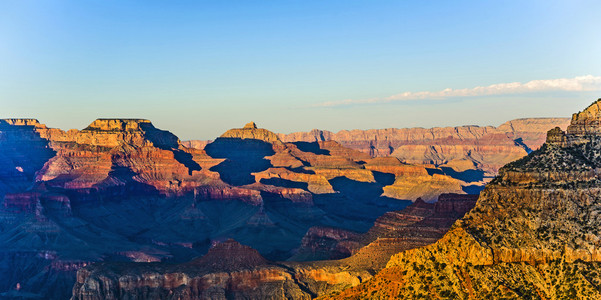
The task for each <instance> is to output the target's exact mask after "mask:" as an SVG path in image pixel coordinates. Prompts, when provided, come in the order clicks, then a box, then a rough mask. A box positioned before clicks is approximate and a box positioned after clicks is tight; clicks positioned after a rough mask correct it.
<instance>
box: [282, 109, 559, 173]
mask: <svg viewBox="0 0 601 300" xmlns="http://www.w3.org/2000/svg"><path fill="white" fill-rule="evenodd" d="M569 122H570V121H569V119H564V118H538V119H517V120H512V121H508V122H506V123H503V124H501V125H500V126H499V127H492V126H486V127H479V126H460V127H437V128H430V129H424V128H401V129H397V128H387V129H370V130H342V131H339V132H337V133H333V132H330V131H325V130H317V129H314V130H312V131H310V132H295V133H291V134H279V137H280V139H281V140H282V141H285V142H297V141H304V142H317V141H329V140H333V141H337V142H339V143H340V144H341V145H343V146H345V147H348V148H351V149H356V150H359V151H361V152H364V153H368V154H370V155H371V156H374V157H380V156H389V155H392V156H395V157H398V158H399V159H401V161H403V162H407V163H419V164H423V163H427V164H435V165H438V166H443V165H445V164H449V163H451V162H453V161H456V160H469V161H471V162H473V164H474V165H475V166H476V167H477V169H480V170H483V171H484V172H486V173H487V174H488V175H491V176H494V175H496V173H497V171H498V169H499V168H500V167H501V166H503V165H505V164H506V163H509V162H511V161H513V160H515V159H518V158H520V157H522V156H524V155H526V154H528V152H530V151H532V150H536V149H537V148H538V147H540V146H541V145H542V144H543V142H544V141H545V134H546V132H547V130H549V129H551V128H554V127H557V126H558V127H560V128H562V129H565V128H566V127H567V125H568V124H569Z"/></svg>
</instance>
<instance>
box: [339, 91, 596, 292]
mask: <svg viewBox="0 0 601 300" xmlns="http://www.w3.org/2000/svg"><path fill="white" fill-rule="evenodd" d="M600 101H601V100H600ZM600 101H597V102H595V103H593V104H592V105H591V106H589V107H588V108H586V109H585V110H584V111H582V112H580V113H577V114H574V116H573V117H572V122H571V124H570V126H569V127H568V128H567V132H563V131H562V130H561V129H553V130H550V131H549V134H548V137H547V141H546V143H545V144H544V145H543V146H542V147H541V148H540V149H539V150H537V151H534V152H532V153H531V154H530V155H528V156H527V157H525V158H522V159H520V160H518V161H515V162H512V163H510V164H508V165H506V166H505V167H503V168H501V170H500V173H499V176H498V177H497V178H495V179H494V180H493V181H492V182H491V184H489V185H488V186H487V187H486V189H485V190H484V191H483V192H482V193H481V195H480V197H479V198H478V201H477V204H476V206H475V207H474V209H472V210H471V211H470V212H469V213H467V214H466V215H465V216H464V217H463V218H462V219H461V220H460V221H458V222H457V223H455V224H454V225H453V227H452V229H451V230H450V231H449V232H448V233H447V234H445V236H444V237H443V238H442V239H440V240H439V241H438V242H436V243H434V244H432V245H430V246H426V247H423V248H419V249H413V250H409V251H405V252H401V253H398V254H396V255H394V256H393V257H392V258H391V259H390V261H389V262H388V264H387V267H386V268H385V269H383V270H382V271H381V272H380V273H379V274H378V275H376V276H375V277H374V278H373V279H372V280H370V281H368V282H366V283H365V284H362V285H360V286H358V287H356V288H353V289H350V290H347V291H344V292H343V293H342V294H340V295H337V296H333V295H332V297H335V298H361V297H386V298H388V297H400V298H418V297H432V298H464V299H465V298H469V299H480V298H493V299H498V298H522V299H523V298H534V299H598V298H599V297H601V289H600V288H599V287H600V285H599V284H600V283H601V276H600V275H599V273H598V271H597V270H598V268H599V267H600V266H601V263H600V262H601V255H600V254H601V250H600V249H599V248H600V246H601V243H600V240H601V235H600V234H601V233H600V232H598V230H597V229H598V228H599V226H600V225H601V224H600V223H599V222H600V221H599V218H598V217H597V214H598V213H599V211H600V210H601V202H600V201H599V199H600V192H601V181H600V180H599V177H598V175H597V172H596V170H597V168H599V167H600V166H601V164H600V163H599V162H600V161H599V153H600V152H601V148H599V145H600V142H601V135H600V134H599V133H600V132H601V131H600V123H599V121H598V120H599V118H600V117H601V113H600V111H599V103H600Z"/></svg>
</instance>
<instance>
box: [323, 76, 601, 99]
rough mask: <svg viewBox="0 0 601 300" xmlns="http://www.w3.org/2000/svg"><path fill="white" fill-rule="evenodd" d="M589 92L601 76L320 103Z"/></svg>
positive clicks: (598, 84)
mask: <svg viewBox="0 0 601 300" xmlns="http://www.w3.org/2000/svg"><path fill="white" fill-rule="evenodd" d="M552 91H568V92H587V91H601V76H593V75H586V76H578V77H574V78H558V79H543V80H532V81H528V82H526V83H521V82H510V83H497V84H492V85H489V86H478V87H474V88H467V89H451V88H447V89H444V90H442V91H424V92H404V93H400V94H395V95H392V96H388V97H384V98H371V99H363V100H354V99H347V100H341V101H330V102H323V103H320V104H318V106H329V107H333V106H345V105H352V104H370V103H387V102H394V101H409V100H444V99H449V98H457V97H482V96H493V95H516V94H528V93H536V92H552Z"/></svg>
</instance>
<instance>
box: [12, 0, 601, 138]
mask: <svg viewBox="0 0 601 300" xmlns="http://www.w3.org/2000/svg"><path fill="white" fill-rule="evenodd" d="M600 11H601V1H579V0H572V1H549V0H546V1H524V0H520V1H461V0H459V1H377V0H374V1H353V0H342V1H306V0H305V1H284V0H279V1H275V0H274V1H271V0H262V1H250V0H246V1H110V0H84V1H45V0H35V1H28V0H2V1H0V118H16V117H33V118H37V119H38V120H40V122H42V123H45V124H47V125H48V126H50V127H58V128H62V129H65V130H67V129H71V128H75V129H82V128H85V127H86V126H87V125H88V124H89V123H91V122H92V121H93V120H94V119H96V118H146V119H150V120H151V121H152V122H153V123H154V125H155V126H156V127H158V128H161V129H166V130H169V131H171V132H173V133H174V134H176V135H178V136H179V137H180V139H182V140H187V139H213V138H215V137H217V136H219V135H220V134H221V133H223V132H224V131H226V130H227V129H230V128H236V127H242V126H243V125H244V124H245V123H247V122H250V121H255V122H256V123H257V124H258V126H259V127H263V128H267V129H270V130H272V131H274V132H281V133H288V132H295V131H308V130H311V129H313V128H319V129H325V130H331V131H338V130H342V129H370V128H390V127H396V128H400V127H436V126H459V125H493V126H498V125H500V124H501V123H503V122H505V121H507V120H511V119H515V118H524V117H569V116H570V115H571V114H572V113H574V112H577V111H579V110H582V109H584V108H585V107H586V106H587V105H589V104H590V103H592V102H593V101H594V100H596V99H597V98H600V97H601V34H600V32H599V22H598V13H599V12H600Z"/></svg>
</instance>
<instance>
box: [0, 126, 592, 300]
mask: <svg viewBox="0 0 601 300" xmlns="http://www.w3.org/2000/svg"><path fill="white" fill-rule="evenodd" d="M511 126H512V128H517V127H519V126H518V125H516V124H512V125H511ZM520 130H522V131H523V129H520ZM515 131H516V132H520V131H519V130H518V129H515ZM557 134H558V135H557V136H558V140H560V141H563V140H564V139H563V138H561V137H559V136H560V133H557ZM565 141H566V143H567V141H572V139H569V138H567V137H566V138H565ZM0 150H1V151H0V201H1V202H0V274H8V275H7V278H3V279H5V280H2V281H0V297H4V296H7V295H9V294H10V295H11V297H24V296H27V297H29V296H36V297H42V298H44V297H46V298H52V297H54V298H65V297H67V295H68V294H70V291H69V288H66V287H67V286H68V285H69V284H70V283H72V282H73V281H74V280H75V272H76V270H77V269H79V268H81V267H83V266H87V265H89V264H91V263H94V262H101V261H124V262H170V263H173V265H174V268H175V266H177V265H179V264H181V263H182V262H185V261H189V260H191V259H192V258H194V257H198V256H201V255H204V254H206V253H207V251H208V250H209V248H210V246H211V245H212V244H214V243H216V242H218V241H225V240H227V239H229V238H234V239H236V240H238V241H239V242H240V243H242V244H244V245H248V246H251V247H252V248H254V249H256V251H258V253H260V254H261V256H262V257H264V258H265V261H262V260H261V259H255V260H252V261H255V262H259V261H260V262H261V263H260V264H258V265H245V266H244V268H247V269H246V270H242V271H240V272H238V271H232V272H229V271H228V272H229V273H228V274H227V275H224V274H225V273H223V274H221V275H218V276H217V275H215V274H216V273H215V272H216V271H214V270H216V269H219V268H218V266H215V268H213V269H211V268H209V267H206V265H204V266H205V267H203V268H205V269H206V270H209V269H210V270H209V271H206V272H208V273H203V274H201V275H199V276H201V277H202V276H217V277H210V278H212V279H210V280H209V281H208V282H214V281H211V280H223V281H220V282H222V283H224V284H225V286H222V288H220V289H217V290H216V293H217V294H216V295H223V294H222V292H224V291H228V292H230V291H238V290H237V289H233V290H232V289H230V287H231V285H230V284H234V283H235V282H246V283H248V277H245V276H254V275H253V274H255V273H254V272H255V271H257V272H259V270H260V272H259V273H256V274H259V275H257V276H259V277H258V278H263V279H260V280H259V281H258V282H257V283H256V285H255V284H250V285H249V286H246V287H243V286H239V288H240V292H239V293H238V292H234V293H238V294H236V295H245V293H247V292H248V288H251V289H254V287H260V288H262V286H263V283H265V282H271V283H273V282H277V284H276V286H277V288H275V289H274V288H268V289H266V290H263V291H262V292H261V293H263V294H261V293H259V294H252V293H251V294H252V295H259V296H261V295H267V293H268V292H272V291H278V293H282V294H283V295H287V294H286V291H288V290H290V291H292V290H294V291H299V292H298V293H296V292H294V293H292V294H290V295H295V296H294V297H297V296H298V295H303V296H302V297H314V296H317V295H322V294H324V293H327V292H330V291H334V290H341V289H342V288H344V287H346V286H348V285H349V284H351V285H356V284H359V283H360V282H362V281H364V280H365V279H367V278H369V277H371V276H372V275H373V274H374V273H375V272H376V271H377V270H379V269H380V268H382V267H384V265H385V264H386V262H387V261H388V257H389V256H390V255H392V254H394V253H397V252H399V251H401V250H405V249H408V248H412V247H417V246H422V245H425V244H426V243H430V242H433V240H434V239H436V238H437V236H440V235H442V234H443V233H444V231H446V228H448V226H450V224H448V222H449V221H448V220H451V219H454V218H457V217H458V214H455V213H450V214H449V216H450V217H449V218H450V219H448V220H447V221H444V220H442V219H436V218H438V217H436V216H438V214H437V213H436V209H435V207H440V208H441V209H442V210H443V211H446V212H451V211H456V210H457V211H461V208H460V207H461V205H463V204H452V205H450V204H448V203H447V204H446V205H447V206H444V205H443V204H444V203H445V201H440V204H436V205H430V204H427V203H423V202H421V201H419V202H417V203H415V205H414V206H416V207H415V208H413V206H412V208H411V209H410V211H414V212H408V213H407V214H408V215H412V214H419V211H420V210H419V209H417V207H422V206H423V207H428V208H427V211H428V212H429V213H428V214H429V215H423V216H422V217H424V219H423V220H422V221H420V222H417V223H403V222H404V221H401V222H399V223H398V224H397V223H395V222H396V221H395V220H396V219H395V216H394V215H392V216H391V215H385V218H384V217H383V218H384V219H382V220H380V221H378V222H376V226H375V227H374V229H372V230H371V231H370V228H371V227H372V225H373V224H374V222H375V221H376V219H377V218H378V217H380V216H382V215H384V214H385V213H387V212H391V211H399V210H401V209H403V208H405V207H406V206H407V205H409V204H411V203H412V201H414V200H416V199H417V198H419V197H421V198H422V199H424V200H426V201H433V200H436V199H437V198H438V196H439V194H441V193H447V192H456V193H466V192H478V191H479V190H478V188H481V184H482V183H483V182H481V180H480V181H479V179H474V177H478V176H480V177H482V174H481V173H478V172H476V173H474V172H473V171H472V170H471V169H470V168H471V167H472V166H474V162H473V161H472V160H468V159H462V160H454V161H452V162H447V163H446V165H444V166H436V165H431V164H428V165H424V164H421V163H408V162H401V161H400V160H399V159H398V158H394V157H377V158H372V157H371V156H370V155H369V154H368V153H365V152H363V151H359V150H357V149H351V148H348V147H346V146H344V145H342V144H341V143H339V142H337V141H335V140H331V139H323V140H317V141H294V142H286V141H285V140H282V138H281V137H280V136H278V135H276V134H274V133H272V132H270V131H268V130H266V129H262V128H258V127H257V125H256V124H254V123H252V122H251V123H249V124H247V125H246V126H244V127H243V128H238V129H232V130H229V131H227V132H225V133H224V134H223V135H222V136H220V137H219V138H217V139H215V141H213V142H211V143H208V144H206V146H205V147H204V149H192V148H189V147H186V146H185V145H183V144H182V142H180V141H179V139H178V138H177V137H176V136H175V135H173V134H171V133H170V132H168V131H164V130H161V129H158V128H155V127H154V126H153V125H152V123H151V122H150V121H148V120H145V119H98V120H96V121H94V122H92V123H91V124H90V125H89V126H88V127H86V128H84V129H82V130H69V131H63V130H60V129H55V128H48V127H46V126H45V125H43V124H41V123H39V122H38V121H37V120H34V119H6V120H0ZM422 162H423V161H422ZM470 164H471V165H470ZM589 171H590V170H583V172H585V173H586V172H589ZM507 174H510V172H507ZM578 174H580V173H578ZM529 176H530V177H533V176H534V175H529ZM549 176H554V175H549ZM443 198H444V197H443ZM460 202H461V201H460ZM457 203H459V202H457ZM449 205H450V206H449ZM443 207H444V208H443ZM432 210H434V211H432ZM401 215H402V214H401ZM420 216H421V215H420ZM386 218H388V219H386ZM411 218H414V217H413V216H412V217H408V220H409V219H411ZM432 218H434V219H432ZM443 219H444V218H443ZM386 220H387V221H386ZM428 220H430V221H428ZM383 224H388V225H386V226H388V227H386V226H384V225H383ZM391 224H392V225H391ZM395 224H396V225H395ZM416 224H422V225H419V226H417V225H416ZM441 224H442V225H441ZM380 225H382V226H380ZM399 226H401V227H402V226H405V227H407V228H405V229H398V228H399ZM379 227H382V228H384V229H382V228H380V229H378V228H379ZM312 228H313V229H312ZM395 230H396V231H395ZM391 232H397V233H394V234H393V233H391ZM381 236H387V237H384V238H380V239H378V237H381ZM303 237H306V239H305V241H304V242H303ZM225 245H230V246H232V247H229V246H228V247H226V246H221V248H219V247H217V248H216V249H217V250H219V249H221V250H223V251H226V250H227V251H230V250H231V251H234V250H235V249H239V248H237V247H234V246H233V244H231V243H229V244H228V243H226V244H225ZM230 248H231V249H230ZM243 249H246V248H243ZM303 249H304V250H303ZM217 250H214V251H217ZM246 250H248V249H246ZM246 250H244V251H246ZM305 250H307V251H305ZM253 251H254V250H253ZM218 252H219V251H217V252H211V253H213V254H214V253H218ZM251 252H252V251H251ZM303 253H304V254H303ZM213 254H211V255H213ZM207 255H208V254H207ZM349 255H350V257H347V258H345V259H343V260H339V261H336V262H320V263H311V264H308V265H307V264H304V263H302V264H301V263H285V264H284V263H282V264H280V263H273V261H284V260H286V259H289V258H291V257H293V256H296V257H301V256H303V258H302V259H303V260H308V259H315V258H319V259H321V258H341V257H345V256H349ZM209 257H211V256H209ZM253 257H255V258H257V257H256V256H253ZM206 260H207V261H208V260H209V259H208V258H207V259H206ZM197 262H198V261H197ZM191 265H193V264H192V263H191ZM242 265H244V264H242ZM103 266H106V267H107V268H110V270H114V274H121V273H120V271H119V270H121V269H119V268H120V267H119V266H117V265H111V264H109V263H108V262H107V264H103ZM132 266H133V265H132ZM154 267H155V266H154V265H152V264H151V265H150V269H151V270H154V271H152V272H155V273H153V274H163V272H162V271H161V270H167V269H164V268H163V266H159V265H157V266H156V267H157V268H158V269H153V268H154ZM113 268H114V269H113ZM140 268H141V269H139V270H142V271H143V270H146V268H148V265H146V266H141V267H140ZM244 268H242V269H244ZM248 269H251V271H249V270H248ZM11 270H12V271H11ZM14 270H22V271H19V272H15V271H14ZM90 270H92V269H90ZM169 270H174V271H173V272H175V273H178V272H179V270H177V269H169ZM274 270H276V271H274ZM92 271H93V272H100V273H94V274H102V271H103V270H102V269H93V270H92ZM118 271H119V272H118ZM176 271H177V272H176ZM132 272H133V271H132ZM169 272H171V271H169ZM261 272H263V273H261ZM273 272H276V273H277V274H279V275H277V276H282V277H277V276H276V275H273V274H276V273H273ZM278 272H279V273H278ZM184 273H185V274H186V275H185V276H188V277H189V278H199V277H195V276H197V275H194V274H191V273H190V274H189V273H186V272H184ZM132 274H133V273H132ZM178 274H179V273H178ZM232 274H235V275H232ZM256 274H255V275H256ZM261 274H262V275H261ZM286 274H287V275H286ZM133 275H135V276H134V277H131V278H129V279H124V280H125V281H127V282H129V283H128V286H129V287H132V288H131V290H132V291H133V292H132V293H138V292H139V290H138V289H137V288H135V287H136V284H137V283H133V282H138V280H143V281H144V280H148V282H153V280H154V279H156V278H159V277H153V276H154V275H153V276H151V277H145V276H146V275H140V274H138V275H139V276H141V277H136V276H138V275H136V274H133ZM189 275H190V276H192V277H190V276H189ZM94 276H95V275H94ZM111 276H112V275H111ZM115 276H116V275H115ZM119 276H120V275H119ZM157 276H158V275H157ZM161 276H163V275H161ZM170 276H171V275H168V276H167V277H165V278H164V282H172V283H173V284H175V283H177V282H178V281H171V280H172V279H170V278H173V277H170ZM174 276H175V275H174ZM177 276H179V275H177ZM182 276H184V275H182ZM220 276H221V277H220ZM222 276H226V277H222ZM232 276H234V277H236V276H237V277H236V278H238V279H232V278H233V277H232ZM273 276H276V277H277V278H286V279H285V280H283V279H282V280H279V279H278V280H275V281H274V280H273ZM92 277H93V276H92ZM90 278H91V277H90ZM114 278H117V277H114ZM150 278H152V280H151V279H150ZM178 278H179V277H178ZM202 278H208V277H202ZM240 278H242V279H240ZM253 278H254V277H253ZM103 280H104V279H102V280H101V281H99V282H105V283H106V284H108V283H109V281H103ZM107 280H108V279H107ZM111 280H112V279H111ZM129 280H133V281H131V282H130V281H129ZM195 280H196V279H195ZM202 280H204V279H202ZM202 280H201V281H200V282H201V283H202V282H204V281H202ZM262 280H264V281H262ZM59 282H62V283H60V284H59ZM228 282H229V283H228ZM205 283H206V282H205ZM205 283H202V284H205ZM246 283H245V284H246ZM17 284H19V287H20V288H19V290H18V291H17V290H15V287H16V285H17ZM152 284H156V282H153V283H152ZM169 284H171V283H169ZM189 286H191V287H194V286H195V285H194V284H190V285H189ZM105 287H106V286H105ZM196 287H197V288H198V289H199V290H198V291H200V287H199V286H196ZM194 289H195V288H193V290H192V291H190V290H185V289H182V291H181V292H182V293H184V294H181V295H188V294H187V293H192V292H194V293H196V292H198V291H196V290H194ZM81 290H82V291H92V290H94V291H95V292H97V291H98V289H96V287H93V286H92V287H85V286H82V289H81ZM168 291H172V292H173V293H176V294H177V293H179V292H176V291H174V290H173V289H171V288H166V289H165V290H164V291H156V292H157V293H158V294H157V295H163V294H161V293H163V292H168ZM203 291H205V292H207V291H208V290H203ZM95 292H94V293H95ZM7 293H8V294H7ZM85 293H87V292H85ZM85 293H84V294H82V295H87V294H85ZM144 293H145V292H144ZM144 293H142V294H136V295H150V294H144ZM203 293H204V292H203ZM207 293H212V292H211V291H208V292H207ZM90 295H91V294H90ZM132 295H134V294H132ZM178 295H180V294H178ZM198 295H200V294H198ZM202 295H209V294H202ZM104 296H107V297H108V294H102V295H100V296H99V297H104ZM79 297H82V296H81V295H80V296H79ZM86 297H87V296H86ZM161 297H162V296H161ZM182 297H183V296H182Z"/></svg>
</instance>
